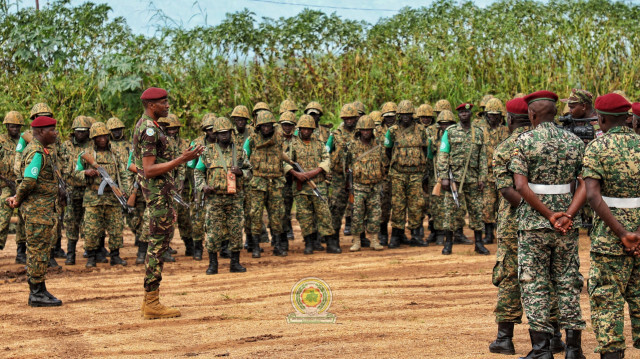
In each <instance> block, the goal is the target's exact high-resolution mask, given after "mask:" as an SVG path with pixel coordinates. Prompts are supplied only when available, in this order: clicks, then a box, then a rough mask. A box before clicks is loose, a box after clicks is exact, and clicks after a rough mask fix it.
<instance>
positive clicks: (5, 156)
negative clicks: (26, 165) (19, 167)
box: [0, 133, 18, 188]
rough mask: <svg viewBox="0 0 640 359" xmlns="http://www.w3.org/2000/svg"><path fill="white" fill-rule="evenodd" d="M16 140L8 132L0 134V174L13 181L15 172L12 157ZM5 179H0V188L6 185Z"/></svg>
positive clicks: (14, 153)
mask: <svg viewBox="0 0 640 359" xmlns="http://www.w3.org/2000/svg"><path fill="white" fill-rule="evenodd" d="M17 145H18V140H14V139H13V138H11V136H9V135H8V134H6V133H5V134H2V135H0V175H2V176H3V177H4V178H6V179H8V180H10V181H15V180H16V174H15V172H14V171H13V165H14V159H15V155H16V146H17ZM6 186H7V184H6V182H5V181H0V188H3V187H6Z"/></svg>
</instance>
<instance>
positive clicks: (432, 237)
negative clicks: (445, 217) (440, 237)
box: [426, 221, 437, 243]
mask: <svg viewBox="0 0 640 359" xmlns="http://www.w3.org/2000/svg"><path fill="white" fill-rule="evenodd" d="M428 229H429V236H428V237H427V240H426V242H427V243H435V242H436V234H437V233H436V230H435V228H433V221H429V227H428Z"/></svg>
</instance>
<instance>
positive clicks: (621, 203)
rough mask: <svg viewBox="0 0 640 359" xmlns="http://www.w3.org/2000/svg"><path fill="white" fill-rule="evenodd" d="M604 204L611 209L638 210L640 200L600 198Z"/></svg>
mask: <svg viewBox="0 0 640 359" xmlns="http://www.w3.org/2000/svg"><path fill="white" fill-rule="evenodd" d="M602 199H603V200H604V203H606V204H607V206H609V207H612V208H640V198H616V197H605V196H602Z"/></svg>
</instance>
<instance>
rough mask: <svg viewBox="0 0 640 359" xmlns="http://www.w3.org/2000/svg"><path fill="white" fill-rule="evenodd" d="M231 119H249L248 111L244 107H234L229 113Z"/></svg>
mask: <svg viewBox="0 0 640 359" xmlns="http://www.w3.org/2000/svg"><path fill="white" fill-rule="evenodd" d="M231 117H241V118H246V119H249V109H248V108H247V106H244V105H239V106H236V107H234V108H233V112H231Z"/></svg>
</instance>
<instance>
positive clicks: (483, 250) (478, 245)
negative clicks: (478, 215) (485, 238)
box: [473, 231, 490, 255]
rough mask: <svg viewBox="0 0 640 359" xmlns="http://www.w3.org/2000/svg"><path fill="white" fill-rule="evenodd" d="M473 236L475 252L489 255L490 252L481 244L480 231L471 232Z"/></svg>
mask: <svg viewBox="0 0 640 359" xmlns="http://www.w3.org/2000/svg"><path fill="white" fill-rule="evenodd" d="M473 236H474V237H475V239H476V246H475V249H474V250H475V251H476V253H478V254H483V255H489V254H490V252H489V250H488V249H487V248H485V247H484V244H482V231H473Z"/></svg>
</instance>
